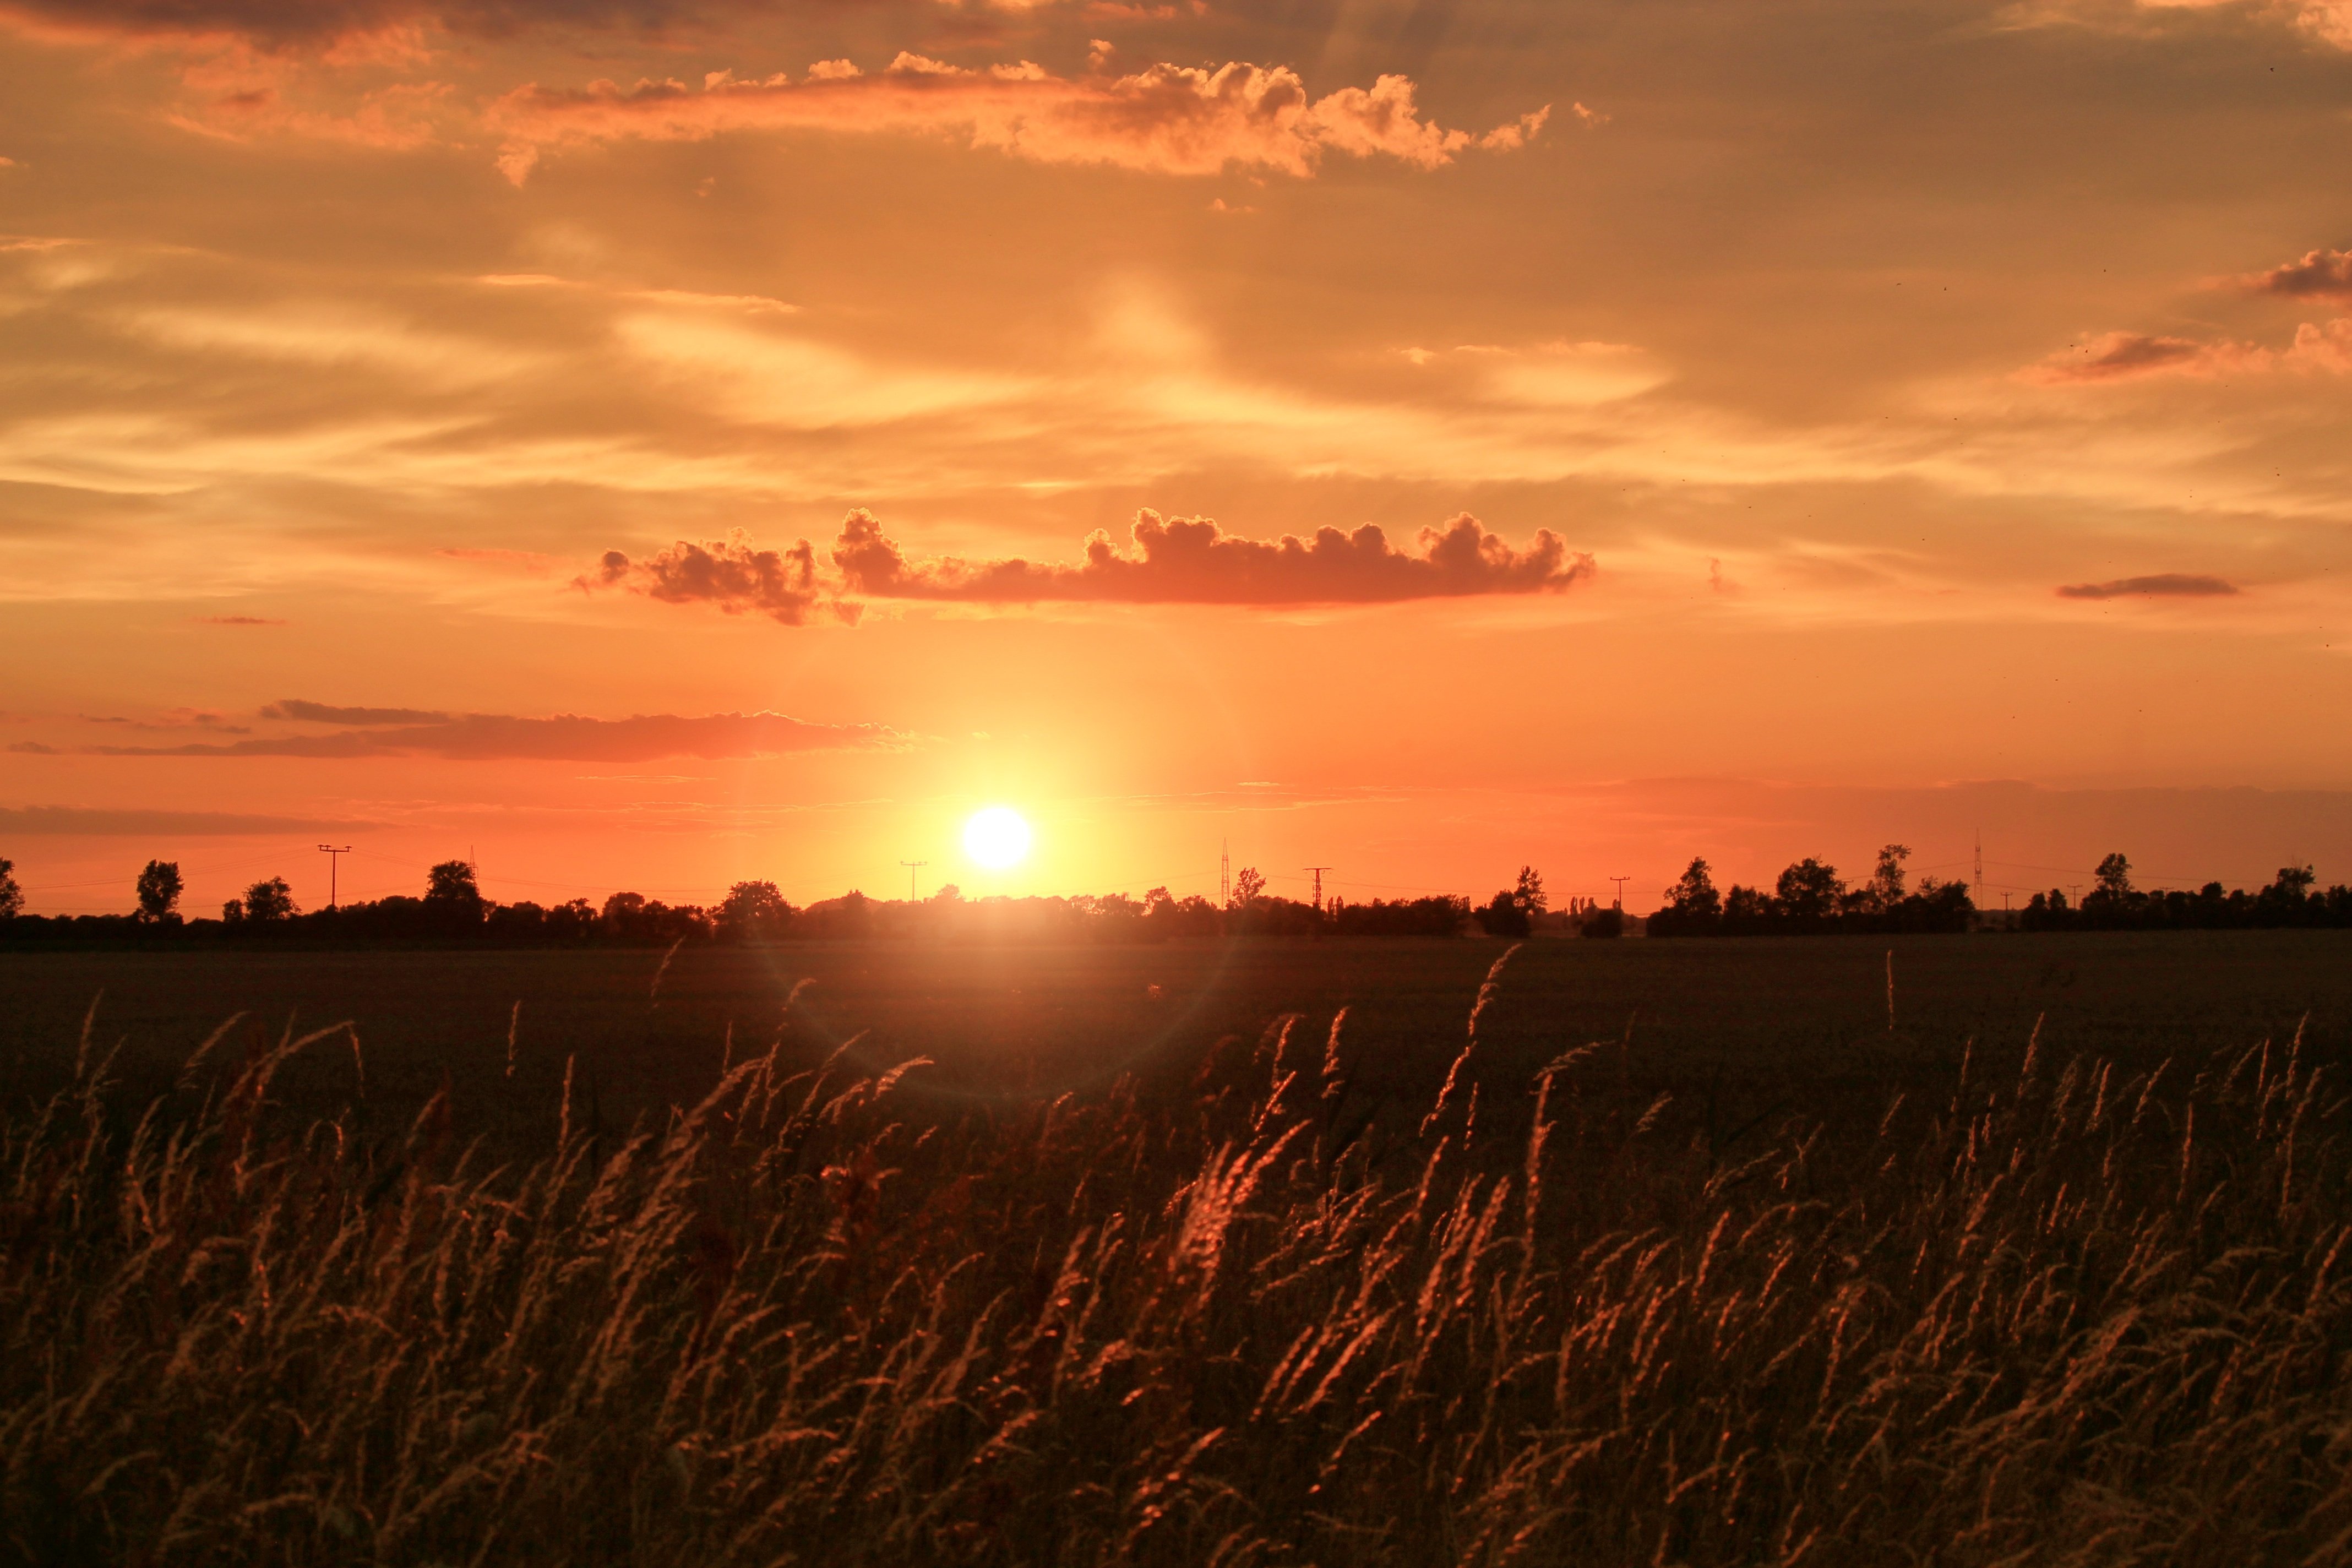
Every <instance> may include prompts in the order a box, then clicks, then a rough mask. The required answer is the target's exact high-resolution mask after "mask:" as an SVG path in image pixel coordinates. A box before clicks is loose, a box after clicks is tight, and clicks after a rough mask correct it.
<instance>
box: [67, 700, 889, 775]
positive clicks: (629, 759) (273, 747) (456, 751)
mask: <svg viewBox="0 0 2352 1568" xmlns="http://www.w3.org/2000/svg"><path fill="white" fill-rule="evenodd" d="M274 706H275V707H276V708H277V709H278V710H281V711H282V716H285V717H291V718H300V717H307V716H311V715H323V714H335V713H354V712H356V713H361V714H369V715H375V714H384V713H395V714H397V713H406V712H408V711H409V710H400V709H337V708H332V707H329V706H327V705H324V704H320V703H311V702H300V701H289V702H281V703H278V704H275V705H274ZM911 743H912V737H910V736H908V735H907V734H906V733H904V732H903V731H898V730H894V729H891V728H890V727H889V726H887V725H884V724H825V723H813V722H811V721H807V720H803V719H794V718H792V717H791V716H789V715H787V714H782V713H771V712H760V713H711V714H702V715H693V716H686V715H680V714H676V713H649V714H636V715H633V716H632V717H630V718H626V719H591V718H583V717H582V716H581V715H579V714H576V713H558V714H556V715H554V716H553V717H551V718H544V719H533V718H518V717H516V716H514V715H511V714H505V713H460V714H454V715H438V716H434V717H432V719H431V720H430V721H427V722H421V723H402V722H396V721H384V720H383V719H379V718H373V717H371V718H366V719H362V720H361V721H358V727H352V728H345V729H341V730H335V731H330V732H329V733H326V734H323V735H268V736H256V737H253V738H252V739H249V740H243V741H232V742H221V743H209V742H198V743H191V744H186V745H176V746H83V747H79V748H76V750H77V751H79V752H80V753H81V754H83V755H88V756H103V757H322V758H365V757H436V758H440V759H443V760H445V761H452V762H566V763H644V762H652V761H655V760H656V759H658V758H663V757H700V758H704V759H707V760H711V761H727V760H739V759H744V758H751V757H769V756H782V755H786V754H789V753H792V752H829V751H887V750H897V749H899V748H902V747H905V746H907V745H909V744H911Z"/></svg>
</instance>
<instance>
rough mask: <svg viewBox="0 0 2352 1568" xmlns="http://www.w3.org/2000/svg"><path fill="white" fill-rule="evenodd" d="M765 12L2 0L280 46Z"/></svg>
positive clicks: (6, 14) (34, 19)
mask: <svg viewBox="0 0 2352 1568" xmlns="http://www.w3.org/2000/svg"><path fill="white" fill-rule="evenodd" d="M767 8H769V7H767V6H765V5H761V3H760V0H736V3H735V4H732V5H724V6H719V5H711V4H709V0H8V3H7V4H6V5H0V20H5V22H7V23H10V24H12V25H14V26H16V27H17V28H19V29H21V30H26V31H34V30H41V31H47V32H51V33H58V34H64V35H66V36H68V37H71V36H86V35H90V34H97V33H102V32H112V33H119V34H122V35H126V36H130V37H156V36H164V37H172V36H184V35H190V34H197V35H201V34H207V33H214V34H226V35H230V36H233V37H242V38H249V39H252V40H255V41H256V42H258V43H262V44H265V45H277V46H285V45H289V44H299V43H317V42H320V41H322V40H332V39H336V38H341V37H350V36H352V35H365V34H380V33H384V32H389V31H394V30H396V29H401V28H415V27H435V28H440V29H444V30H446V31H448V32H452V33H464V34H471V35H474V36H477V37H499V36H501V35H505V34H509V33H514V32H518V31H520V30H522V29H524V28H526V27H530V26H540V25H547V24H553V25H558V26H614V25H620V26H635V27H639V28H655V27H659V26H662V25H664V24H666V23H671V22H677V21H683V20H688V19H690V18H693V17H697V16H707V15H709V14H710V13H712V12H714V11H719V10H726V11H734V12H739V13H740V12H742V11H746V10H756V9H767Z"/></svg>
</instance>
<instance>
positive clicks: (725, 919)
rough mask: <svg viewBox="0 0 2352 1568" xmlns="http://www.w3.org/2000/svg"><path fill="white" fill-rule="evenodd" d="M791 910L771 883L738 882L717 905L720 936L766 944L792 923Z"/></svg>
mask: <svg viewBox="0 0 2352 1568" xmlns="http://www.w3.org/2000/svg"><path fill="white" fill-rule="evenodd" d="M792 918H793V906H792V905H790V904H788V903H786V902H785V901H784V895H783V894H782V893H781V892H779V891H777V889H776V885H775V884H774V883H773V882H738V883H736V884H735V885H734V886H733V887H731V888H730V889H727V896H726V897H725V898H724V899H721V900H719V934H720V935H722V936H724V937H727V938H730V940H732V941H735V942H767V941H773V940H774V939H775V938H777V937H779V936H782V934H783V932H784V928H785V927H786V926H787V925H789V924H791V923H792Z"/></svg>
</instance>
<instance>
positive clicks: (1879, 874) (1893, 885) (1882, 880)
mask: <svg viewBox="0 0 2352 1568" xmlns="http://www.w3.org/2000/svg"><path fill="white" fill-rule="evenodd" d="M1909 858H1911V847H1910V846H1909V845H1907V844H1889V845H1887V846H1886V847H1885V848H1883V849H1881V850H1880V851H1879V852H1878V868H1877V869H1876V870H1874V871H1873V872H1872V873H1871V874H1870V885H1869V886H1868V887H1867V888H1865V889H1864V892H1865V894H1867V896H1868V899H1867V901H1868V903H1869V906H1870V908H1871V910H1873V911H1874V913H1877V914H1885V913H1886V912H1888V911H1889V910H1893V909H1894V908H1895V905H1897V904H1899V903H1901V902H1902V901H1903V880H1904V879H1903V862H1904V861H1906V860H1908V859H1909Z"/></svg>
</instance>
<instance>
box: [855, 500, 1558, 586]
mask: <svg viewBox="0 0 2352 1568" xmlns="http://www.w3.org/2000/svg"><path fill="white" fill-rule="evenodd" d="M1129 533H1130V537H1131V539H1132V542H1133V548H1132V549H1131V550H1124V551H1123V550H1121V549H1120V548H1119V547H1118V545H1116V544H1114V543H1113V542H1111V539H1110V536H1109V535H1108V533H1105V532H1102V531H1096V532H1095V533H1094V534H1092V535H1090V536H1089V537H1088V538H1087V544H1086V560H1085V562H1084V563H1082V564H1078V565H1060V564H1040V563H1032V562H1028V561H1022V560H1007V561H984V562H978V563H971V562H964V561H959V560H954V559H948V560H940V561H934V562H930V563H909V562H908V559H907V557H906V556H905V555H904V554H903V553H902V552H900V550H899V548H898V545H897V544H896V543H895V542H892V541H891V540H889V539H888V538H887V537H885V536H884V534H883V532H882V525H881V524H880V523H879V522H878V521H876V520H875V518H874V516H873V514H872V513H871V512H867V511H865V510H858V511H853V512H851V513H850V514H849V516H848V518H847V520H846V521H845V522H844V523H843V525H842V531H841V537H840V539H839V541H838V542H836V543H835V547H834V551H833V560H834V564H835V566H836V567H838V568H839V569H840V572H841V574H842V579H843V582H844V584H845V587H846V588H847V590H848V591H849V592H852V593H856V594H863V595H868V596H870V597H873V598H877V599H941V600H961V601H965V602H970V603H981V604H1034V603H1037V602H1039V601H1043V600H1092V601H1100V602H1106V603H1115V604H1163V605H1165V604H1191V605H1328V604H1377V603H1385V602H1393V601H1397V600H1402V599H1437V598H1454V597H1460V596H1465V595H1478V594H1538V593H1547V592H1558V591H1559V590H1561V589H1564V588H1567V587H1569V586H1570V584H1574V583H1576V582H1577V581H1579V580H1580V579H1581V578H1584V577H1586V576H1589V575H1591V573H1592V571H1593V563H1592V557H1591V556H1590V555H1586V554H1582V553H1577V552H1570V550H1569V549H1568V548H1567V546H1566V544H1565V543H1564V542H1562V541H1561V540H1560V539H1559V536H1558V535H1557V534H1555V533H1553V532H1552V531H1550V530H1549V529H1538V530H1537V531H1536V535H1535V538H1534V540H1533V541H1532V542H1530V543H1529V544H1528V548H1527V549H1525V550H1524V551H1519V550H1513V549H1512V548H1511V547H1510V545H1509V544H1507V543H1506V542H1504V541H1503V540H1502V539H1501V538H1499V537H1498V536H1496V535H1495V534H1492V533H1489V532H1487V531H1486V529H1485V527H1484V526H1482V525H1481V524H1480V523H1479V521H1478V520H1477V519H1476V518H1475V517H1472V516H1471V515H1470V514H1469V513H1468V512H1464V513H1462V514H1461V515H1460V516H1458V517H1455V518H1454V519H1453V520H1452V521H1449V522H1447V523H1446V524H1445V526H1444V528H1424V529H1423V530H1422V531H1420V533H1419V535H1418V536H1417V539H1416V542H1417V544H1418V545H1419V551H1418V552H1417V553H1416V552H1410V551H1404V550H1399V549H1397V548H1396V547H1395V546H1393V545H1391V543H1390V542H1389V541H1388V537H1387V535H1386V534H1384V533H1383V532H1381V530H1380V529H1378V528H1376V527H1374V526H1372V525H1371V524H1370V523H1366V524H1365V525H1364V526H1363V527H1361V528H1359V529H1357V530H1356V531H1354V532H1352V533H1342V532H1341V531H1339V530H1338V529H1336V528H1325V529H1318V531H1316V533H1315V536H1314V538H1313V539H1312V540H1301V539H1297V538H1295V537H1293V536H1291V535H1288V534H1285V535H1284V536H1283V537H1282V538H1281V539H1279V540H1271V541H1269V540H1257V539H1244V538H1242V537H1240V536H1239V535H1236V534H1229V533H1226V532H1224V531H1223V530H1222V529H1220V528H1219V527H1218V526H1217V525H1216V524H1215V523H1214V522H1213V521H1210V520H1208V519H1207V518H1181V517H1180V518H1175V519H1171V520H1163V519H1162V518H1161V517H1160V514H1159V513H1158V512H1155V511H1150V510H1145V511H1139V512H1138V513H1136V517H1135V523H1134V526H1133V528H1132V529H1131V530H1130V531H1129Z"/></svg>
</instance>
